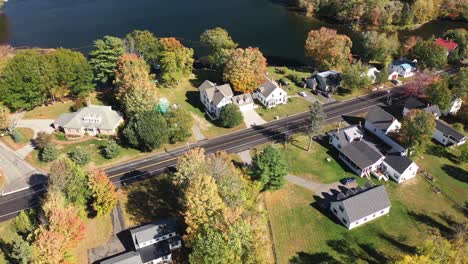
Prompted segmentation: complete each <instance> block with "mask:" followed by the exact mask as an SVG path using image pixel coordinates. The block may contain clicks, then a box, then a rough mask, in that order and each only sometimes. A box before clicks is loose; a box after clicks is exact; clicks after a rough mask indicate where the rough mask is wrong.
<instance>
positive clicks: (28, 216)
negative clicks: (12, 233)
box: [13, 210, 36, 234]
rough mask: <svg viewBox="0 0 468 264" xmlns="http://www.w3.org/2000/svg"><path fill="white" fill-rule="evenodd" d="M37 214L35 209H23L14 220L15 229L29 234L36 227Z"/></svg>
mask: <svg viewBox="0 0 468 264" xmlns="http://www.w3.org/2000/svg"><path fill="white" fill-rule="evenodd" d="M35 220H36V214H35V211H33V210H25V211H21V212H20V213H19V214H18V215H17V216H16V217H15V220H14V223H13V225H14V227H15V230H16V231H17V232H18V233H20V234H27V233H29V232H31V231H32V230H33V229H34V228H35V227H36V221H35Z"/></svg>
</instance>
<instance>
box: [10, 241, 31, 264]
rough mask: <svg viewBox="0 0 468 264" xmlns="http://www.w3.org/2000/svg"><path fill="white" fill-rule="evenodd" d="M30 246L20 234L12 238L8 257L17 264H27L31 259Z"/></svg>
mask: <svg viewBox="0 0 468 264" xmlns="http://www.w3.org/2000/svg"><path fill="white" fill-rule="evenodd" d="M31 254H32V247H31V245H30V244H29V243H28V242H27V241H25V240H24V239H23V238H22V237H21V236H17V237H16V238H15V240H13V245H12V247H11V253H10V255H9V257H10V258H11V259H12V260H13V261H14V262H15V263H17V264H28V263H29V261H30V260H31Z"/></svg>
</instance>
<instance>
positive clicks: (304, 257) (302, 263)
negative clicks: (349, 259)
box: [289, 252, 344, 264]
mask: <svg viewBox="0 0 468 264" xmlns="http://www.w3.org/2000/svg"><path fill="white" fill-rule="evenodd" d="M289 263H290V264H311V263H327V264H344V262H342V261H339V260H337V259H335V258H334V257H333V256H331V255H330V254H329V253H327V252H320V253H313V254H309V253H306V252H298V253H296V255H295V256H294V257H292V258H291V259H290V260H289Z"/></svg>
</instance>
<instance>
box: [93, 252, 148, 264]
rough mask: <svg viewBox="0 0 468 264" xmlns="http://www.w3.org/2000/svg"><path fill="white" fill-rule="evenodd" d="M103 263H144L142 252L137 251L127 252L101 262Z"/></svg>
mask: <svg viewBox="0 0 468 264" xmlns="http://www.w3.org/2000/svg"><path fill="white" fill-rule="evenodd" d="M100 263H101V264H142V263H143V262H142V261H141V258H140V254H138V253H137V252H135V251H130V252H126V253H123V254H120V255H117V256H115V257H113V258H109V259H106V260H103V261H101V262H100Z"/></svg>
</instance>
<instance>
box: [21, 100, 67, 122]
mask: <svg viewBox="0 0 468 264" xmlns="http://www.w3.org/2000/svg"><path fill="white" fill-rule="evenodd" d="M72 105H73V101H71V100H68V101H65V102H63V103H62V102H55V104H51V105H47V106H39V107H36V108H34V109H33V110H31V111H28V112H26V113H25V114H24V118H25V119H57V118H58V117H59V116H60V115H61V114H63V113H69V112H70V107H71V106H72Z"/></svg>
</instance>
